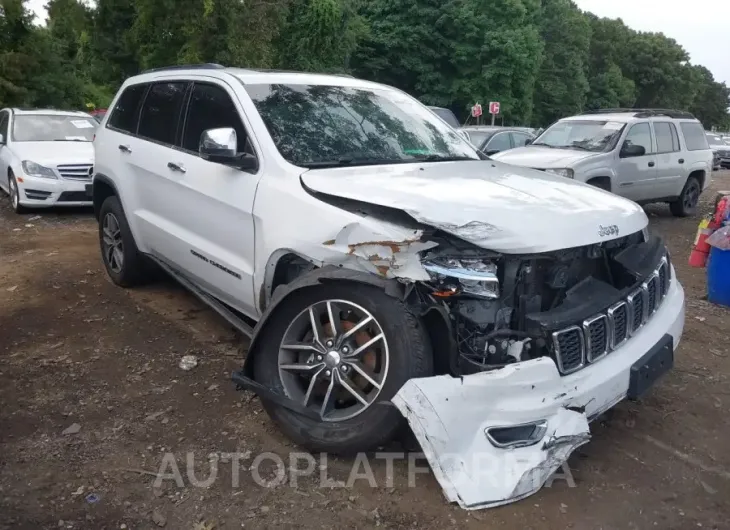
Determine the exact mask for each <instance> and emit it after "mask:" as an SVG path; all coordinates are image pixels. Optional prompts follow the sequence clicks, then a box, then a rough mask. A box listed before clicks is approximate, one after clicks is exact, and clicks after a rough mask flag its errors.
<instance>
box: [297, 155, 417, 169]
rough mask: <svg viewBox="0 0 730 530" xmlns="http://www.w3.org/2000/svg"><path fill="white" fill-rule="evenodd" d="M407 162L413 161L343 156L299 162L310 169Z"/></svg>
mask: <svg viewBox="0 0 730 530" xmlns="http://www.w3.org/2000/svg"><path fill="white" fill-rule="evenodd" d="M407 162H413V160H410V159H406V160H404V159H399V158H398V159H392V158H353V157H342V158H338V159H337V160H322V161H318V162H305V163H302V164H297V165H299V166H302V167H307V168H309V169H320V168H328V167H345V166H379V165H386V164H404V163H407Z"/></svg>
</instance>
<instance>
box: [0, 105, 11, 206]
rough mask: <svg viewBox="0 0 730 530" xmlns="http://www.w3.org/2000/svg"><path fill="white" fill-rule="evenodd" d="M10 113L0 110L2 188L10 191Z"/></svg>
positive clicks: (0, 184) (0, 171)
mask: <svg viewBox="0 0 730 530" xmlns="http://www.w3.org/2000/svg"><path fill="white" fill-rule="evenodd" d="M9 124H10V111H8V110H0V135H2V142H0V188H2V189H4V190H5V191H6V192H7V191H8V167H9V166H10V148H9V147H8V146H7V143H8V132H9V130H10V128H9V127H8V125H9Z"/></svg>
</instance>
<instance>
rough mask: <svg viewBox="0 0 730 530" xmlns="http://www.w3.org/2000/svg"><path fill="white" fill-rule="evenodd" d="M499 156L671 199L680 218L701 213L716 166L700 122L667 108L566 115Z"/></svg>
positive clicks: (626, 193) (635, 194)
mask: <svg viewBox="0 0 730 530" xmlns="http://www.w3.org/2000/svg"><path fill="white" fill-rule="evenodd" d="M493 158H494V159H495V160H499V161H500V162H505V163H507V164H513V165H516V166H525V167H531V168H535V169H541V170H543V171H547V172H549V173H554V174H557V175H561V176H564V177H568V178H572V179H575V180H577V181H580V182H587V183H588V184H592V185H594V186H597V187H599V188H601V189H604V190H607V191H611V192H613V193H616V194H617V195H621V196H623V197H626V198H628V199H631V200H633V201H636V202H638V203H641V204H643V203H651V202H667V203H669V206H670V208H671V211H672V213H673V214H674V215H676V216H678V217H685V216H688V215H693V214H694V213H695V212H696V211H697V204H698V201H699V196H700V194H701V193H702V191H703V190H704V189H706V188H707V186H708V185H709V184H710V180H711V178H712V165H713V154H712V150H711V149H710V147H709V145H708V144H707V138H706V136H705V130H704V128H703V127H702V124H701V123H700V122H699V121H698V120H697V119H696V118H695V117H694V116H693V115H692V114H690V113H688V112H682V111H676V110H664V109H607V110H602V111H594V112H588V113H586V114H583V115H580V116H573V117H571V118H565V119H562V120H560V121H558V122H557V123H555V124H553V125H552V126H550V127H549V128H548V129H547V130H546V131H545V132H543V133H542V134H541V135H540V137H539V138H537V139H536V140H535V141H534V142H532V144H531V145H528V146H526V147H520V148H517V149H512V150H510V151H505V152H503V153H498V154H496V155H494V157H493Z"/></svg>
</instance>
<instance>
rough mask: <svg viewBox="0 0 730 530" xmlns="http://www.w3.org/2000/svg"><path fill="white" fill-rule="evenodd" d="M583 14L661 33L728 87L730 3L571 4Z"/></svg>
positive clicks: (585, 0) (579, 0)
mask: <svg viewBox="0 0 730 530" xmlns="http://www.w3.org/2000/svg"><path fill="white" fill-rule="evenodd" d="M573 1H574V2H575V3H576V4H578V7H580V8H581V9H583V10H584V11H590V12H592V13H595V14H596V15H598V16H601V17H609V18H621V19H622V20H623V21H624V23H625V24H626V25H627V26H629V27H630V28H633V29H636V30H640V31H654V32H661V33H664V34H665V35H666V36H667V37H671V38H673V39H674V40H676V41H677V42H678V43H679V44H681V45H682V46H683V47H684V49H685V50H687V51H688V52H689V55H690V61H691V62H692V64H701V65H702V66H705V67H706V68H708V69H709V70H710V71H711V72H712V74H713V75H714V76H715V80H717V81H724V82H725V83H727V84H728V85H730V38H729V37H728V33H727V31H728V29H730V0H573Z"/></svg>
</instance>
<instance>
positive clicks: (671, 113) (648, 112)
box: [582, 108, 696, 120]
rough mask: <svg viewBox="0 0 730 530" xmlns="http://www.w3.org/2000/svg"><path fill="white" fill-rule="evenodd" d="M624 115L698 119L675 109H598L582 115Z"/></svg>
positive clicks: (689, 113)
mask: <svg viewBox="0 0 730 530" xmlns="http://www.w3.org/2000/svg"><path fill="white" fill-rule="evenodd" d="M622 113H631V114H634V116H635V117H637V118H651V117H654V116H666V117H668V118H674V119H685V120H694V119H696V118H695V116H694V114H692V113H691V112H687V111H684V110H673V109H626V108H620V109H596V110H587V111H585V112H583V113H582V114H583V115H585V114H622Z"/></svg>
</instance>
